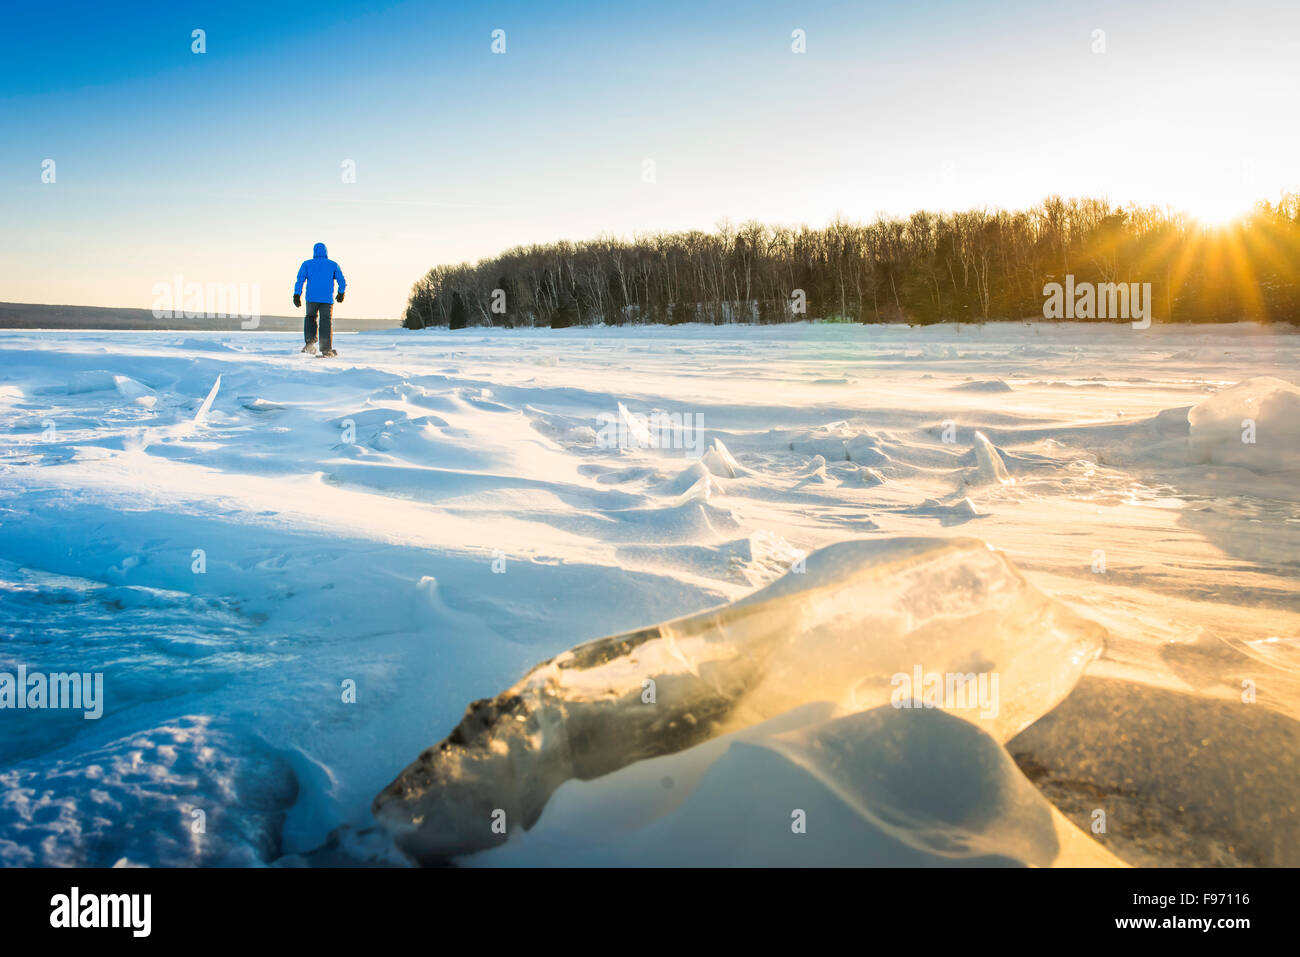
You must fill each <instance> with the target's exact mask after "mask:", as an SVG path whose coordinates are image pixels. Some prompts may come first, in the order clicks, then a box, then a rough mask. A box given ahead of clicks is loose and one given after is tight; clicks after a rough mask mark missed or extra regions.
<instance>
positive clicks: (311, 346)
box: [302, 339, 316, 355]
mask: <svg viewBox="0 0 1300 957" xmlns="http://www.w3.org/2000/svg"><path fill="white" fill-rule="evenodd" d="M302 351H303V352H305V353H307V354H308V355H315V354H316V340H314V339H313V340H312V341H311V342H309V343H307V344H306V345H305V346H303V347H302Z"/></svg>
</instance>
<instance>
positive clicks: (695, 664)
mask: <svg viewBox="0 0 1300 957" xmlns="http://www.w3.org/2000/svg"><path fill="white" fill-rule="evenodd" d="M1104 637H1105V631H1104V629H1103V628H1102V627H1101V626H1100V625H1097V624H1095V623H1093V622H1091V621H1088V620H1086V619H1083V618H1081V617H1079V616H1078V615H1076V614H1075V613H1073V612H1072V611H1070V610H1069V609H1067V608H1065V607H1064V606H1063V605H1061V604H1059V603H1057V602H1055V601H1054V600H1052V599H1049V598H1048V597H1047V596H1045V595H1044V594H1042V593H1041V592H1039V591H1038V590H1037V589H1035V588H1034V587H1033V586H1031V585H1030V584H1029V583H1028V582H1026V581H1025V579H1024V577H1023V576H1022V575H1021V574H1020V572H1019V571H1018V570H1017V569H1016V568H1015V566H1014V565H1013V564H1012V563H1011V561H1010V560H1009V559H1008V558H1007V557H1006V556H1005V555H1003V554H1002V553H1000V552H997V551H994V550H993V549H992V548H990V547H989V546H988V545H986V544H984V543H983V542H981V541H979V540H977V539H972V538H894V539H879V540H867V541H851V542H843V543H840V544H836V545H832V546H830V547H827V548H824V549H821V550H820V551H817V552H815V553H813V554H812V555H810V556H808V557H807V559H806V560H805V565H804V566H802V570H801V571H800V570H794V571H791V572H790V573H788V574H787V575H785V576H784V577H783V578H781V579H779V580H778V581H776V582H774V583H772V584H771V585H769V586H767V587H765V588H762V589H760V590H759V591H757V592H755V593H754V594H752V595H750V596H748V597H746V598H743V599H741V600H739V601H736V602H733V603H731V604H728V605H724V606H721V607H718V608H714V609H711V610H708V611H704V612H700V613H698V614H694V615H689V616H686V617H683V618H678V619H675V620H673V621H669V622H665V623H663V624H660V625H655V626H652V627H649V628H644V629H640V630H637V631H633V632H629V633H626V634H622V635H615V636H611V637H608V638H601V639H598V640H595V641H591V642H587V643H585V644H582V645H579V646H577V647H575V648H573V649H570V650H569V651H566V652H564V653H562V654H560V655H557V656H556V657H554V658H552V659H550V660H549V661H545V662H543V663H541V664H539V665H537V666H536V667H534V668H533V669H532V670H531V671H530V672H528V674H526V675H525V676H524V677H523V679H522V680H520V681H519V682H518V683H517V684H515V685H514V686H513V687H511V688H509V689H507V690H506V691H504V692H502V693H501V694H499V695H497V696H496V697H495V698H492V699H485V700H481V701H476V702H474V703H472V704H471V705H470V706H469V708H468V709H467V710H466V713H465V717H464V718H463V719H462V721H461V723H460V724H459V725H458V726H457V727H456V728H455V730H453V731H452V733H451V734H450V735H449V736H448V737H447V738H446V739H445V740H443V741H441V742H440V743H438V744H437V745H435V746H433V747H432V748H429V749H428V750H426V751H425V752H423V753H422V754H421V755H420V756H419V757H418V758H417V759H416V760H415V761H414V762H413V763H412V764H411V765H410V766H409V767H407V768H406V770H404V771H403V772H402V773H401V774H400V775H399V776H398V777H397V779H396V780H394V781H393V782H392V783H391V784H390V785H388V787H386V788H385V789H384V790H383V791H382V792H381V793H380V794H379V795H378V796H377V797H376V798H375V801H374V804H373V810H374V813H375V816H376V818H377V819H378V820H379V822H380V823H381V824H382V825H383V826H384V827H385V828H386V829H387V830H388V832H389V833H390V834H391V835H392V836H393V838H394V840H395V841H396V843H397V844H398V845H399V846H400V847H401V848H402V849H403V850H404V851H405V852H406V853H407V854H408V855H410V856H411V857H412V858H414V859H415V860H418V861H422V862H437V861H442V860H446V859H448V858H450V857H453V856H456V855H462V854H467V853H471V852H474V851H477V850H482V849H484V848H488V847H492V846H496V845H497V844H499V843H500V836H499V834H497V833H494V832H493V830H492V822H493V819H494V815H498V814H499V813H500V812H504V813H505V816H506V818H507V819H508V820H510V821H513V822H522V824H523V825H524V827H532V825H533V824H535V823H536V822H537V820H538V818H539V817H540V816H541V813H542V811H543V809H544V808H545V806H546V803H547V801H548V800H549V798H550V797H551V795H552V793H553V792H554V791H555V790H556V788H558V787H559V786H560V785H561V784H563V783H564V782H565V781H567V780H570V779H578V780H591V779H593V778H597V777H601V776H602V775H606V774H609V773H611V772H613V771H616V770H618V769H619V768H622V767H625V766H627V765H629V764H632V763H633V762H636V761H641V760H644V759H647V758H653V757H658V756H662V755H667V754H673V753H675V752H679V751H682V750H685V749H687V748H690V747H692V746H694V745H696V744H699V743H700V742H703V741H706V740H709V739H711V738H714V737H717V736H719V735H722V734H727V733H729V732H733V731H736V730H739V729H743V728H746V727H749V726H752V725H756V724H759V723H761V722H764V721H767V720H770V719H772V718H775V717H777V716H779V715H782V714H784V713H786V712H788V711H790V710H792V709H794V708H797V707H800V706H802V705H807V704H809V703H812V702H824V703H827V704H829V705H831V706H833V707H834V708H835V709H836V711H837V713H846V712H847V713H855V712H859V711H866V710H868V709H871V708H877V707H879V706H881V705H887V704H891V703H893V704H894V705H895V707H900V708H901V707H904V706H908V707H918V708H922V707H923V708H931V707H937V708H940V709H942V710H945V711H948V712H950V713H951V714H953V715H954V716H957V717H960V718H963V719H966V720H968V721H970V722H971V723H973V724H975V725H977V726H979V727H980V728H982V729H983V730H984V731H985V732H987V733H988V734H990V735H991V736H992V737H993V738H994V739H996V740H997V741H999V742H1005V741H1007V740H1008V739H1010V738H1011V737H1013V736H1014V735H1015V734H1016V733H1018V732H1019V731H1021V730H1023V729H1024V728H1025V727H1027V726H1028V725H1029V724H1031V723H1032V722H1034V721H1035V720H1037V718H1039V717H1040V716H1041V715H1043V714H1044V713H1046V712H1047V711H1049V710H1050V709H1051V708H1052V707H1054V706H1055V705H1056V704H1057V703H1058V702H1059V701H1060V700H1061V699H1062V698H1063V697H1065V695H1066V694H1067V693H1068V692H1069V691H1070V689H1071V688H1072V687H1073V686H1074V684H1075V683H1076V682H1077V681H1078V679H1079V677H1080V676H1081V675H1082V673H1083V670H1084V668H1085V667H1086V666H1087V664H1088V663H1089V662H1090V661H1091V660H1092V659H1094V658H1095V657H1096V656H1097V655H1098V654H1099V653H1100V651H1101V649H1102V645H1103V641H1104Z"/></svg>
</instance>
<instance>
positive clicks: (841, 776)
mask: <svg viewBox="0 0 1300 957" xmlns="http://www.w3.org/2000/svg"><path fill="white" fill-rule="evenodd" d="M828 710H829V709H828V708H827V707H826V706H820V705H809V706H806V707H804V708H799V709H796V710H795V711H791V712H787V713H786V714H784V715H782V716H780V717H779V718H776V719H773V720H772V721H768V722H765V723H764V724H762V725H759V726H756V727H754V728H747V729H745V730H743V731H739V732H735V733H733V734H731V735H727V736H724V737H722V738H717V739H714V740H712V741H708V742H705V743H704V744H701V745H697V746H696V747H694V748H691V749H689V750H686V751H683V752H680V753H679V754H674V755H667V756H664V757H661V758H655V759H652V760H649V761H642V762H639V763H637V764H635V765H632V766H630V767H626V768H623V769H621V770H619V771H616V772H615V773H613V774H609V775H606V776H605V777H603V778H599V779H598V780H595V781H588V782H579V781H569V782H566V783H565V784H564V785H563V786H561V787H560V788H559V790H558V791H556V793H555V796H554V797H553V798H552V799H551V803H550V804H549V805H548V806H547V808H546V813H545V814H544V815H543V816H542V819H541V820H540V821H539V822H538V824H537V826H536V827H535V828H534V829H532V830H531V831H529V832H527V833H524V834H520V833H515V834H514V836H513V838H512V839H511V840H510V841H509V842H508V843H506V844H504V845H503V846H502V847H501V848H500V849H499V850H495V851H493V852H492V853H491V854H487V855H484V856H482V857H477V858H474V859H472V863H474V864H481V865H485V866H500V865H504V866H519V865H537V864H542V865H546V864H554V863H555V861H556V858H557V855H556V853H555V849H556V848H558V847H563V848H564V849H565V852H564V856H563V860H564V863H566V864H570V865H578V866H582V865H587V866H590V865H628V864H632V863H635V864H637V865H638V866H647V865H648V866H713V867H721V866H737V865H752V866H764V867H770V866H800V865H802V866H821V867H824V866H827V865H840V866H862V865H870V866H936V865H947V866H951V865H954V864H967V865H977V866H980V865H982V866H988V865H996V864H1011V863H1016V864H1024V865H1034V866H1046V865H1049V864H1052V863H1055V862H1056V861H1057V858H1058V854H1059V851H1060V849H1061V846H1060V845H1061V842H1060V841H1059V840H1058V837H1057V832H1056V829H1057V826H1058V825H1057V823H1056V820H1055V817H1054V815H1053V813H1052V808H1051V805H1050V804H1048V802H1047V800H1046V799H1045V798H1044V797H1043V796H1042V795H1041V794H1039V793H1038V791H1037V790H1036V789H1035V788H1034V786H1033V785H1032V784H1030V783H1029V781H1028V780H1027V779H1026V778H1025V776H1024V775H1023V774H1021V773H1020V771H1019V770H1018V769H1017V767H1016V765H1015V763H1014V762H1013V761H1012V759H1011V756H1010V755H1009V754H1008V753H1007V752H1006V751H1005V750H1004V749H1003V748H1001V747H999V746H998V743H997V742H996V741H994V740H993V739H992V738H991V737H990V736H989V735H987V734H984V733H983V732H982V731H980V730H979V729H978V728H977V727H975V726H974V725H971V724H969V723H968V722H965V721H962V720H959V719H958V718H956V717H953V716H951V715H947V714H945V713H943V712H942V711H938V710H932V711H925V710H919V711H907V710H896V709H894V708H891V707H888V706H881V707H879V708H874V709H872V710H869V711H863V712H858V713H855V714H850V715H841V716H834V715H833V714H831V715H828V714H827V711H828ZM917 755H925V760H923V761H918V760H916V756H917ZM794 809H797V811H795V810H794ZM800 812H801V813H802V815H803V818H804V821H805V822H806V828H805V829H804V830H803V831H802V832H801V833H799V834H798V837H797V838H795V839H791V833H792V830H791V827H788V826H778V825H776V824H775V822H790V824H791V825H794V824H795V821H796V818H797V816H798V814H799V813H800Z"/></svg>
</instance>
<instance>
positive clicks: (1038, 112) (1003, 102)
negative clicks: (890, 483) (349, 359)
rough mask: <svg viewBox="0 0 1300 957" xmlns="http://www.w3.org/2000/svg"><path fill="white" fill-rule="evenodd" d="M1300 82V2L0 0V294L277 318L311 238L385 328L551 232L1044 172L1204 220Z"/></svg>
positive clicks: (958, 187) (790, 206) (909, 205)
mask: <svg viewBox="0 0 1300 957" xmlns="http://www.w3.org/2000/svg"><path fill="white" fill-rule="evenodd" d="M126 7H129V8H130V9H125V8H126ZM195 29H202V30H204V31H206V37H205V39H206V48H207V49H206V52H205V53H202V54H196V53H193V52H192V51H191V46H192V43H193V41H192V39H191V34H192V31H193V30H195ZM495 29H501V30H504V31H505V36H506V52H505V53H504V54H494V53H493V52H492V49H491V44H492V36H491V34H492V31H493V30H495ZM795 29H801V30H803V31H805V33H806V48H807V52H806V53H803V54H796V53H793V52H792V50H791V44H792V39H791V33H792V31H793V30H795ZM1097 30H1102V31H1104V32H1105V36H1104V43H1105V52H1104V53H1098V52H1093V49H1094V46H1096V45H1097V40H1096V39H1095V36H1094V31H1097ZM1297 104H1300V3H1297V2H1295V0H1234V2H1233V3H1231V4H1227V5H1225V4H1223V3H1221V2H1219V0H1214V2H1202V0H1164V2H1145V0H1125V2H1098V3H1079V2H1055V0H1034V2H1025V0H1003V2H964V3H957V2H940V0H912V2H893V3H882V2H871V0H856V2H843V3H836V2H832V3H808V2H782V3H776V2H769V0H743V2H710V0H691V2H676V0H670V2H664V3H640V2H633V3H614V2H601V3H547V2H538V0H533V2H526V3H472V4H471V3H455V4H451V3H429V2H424V3H382V2H380V3H376V2H362V3H353V4H344V3H335V2H332V0H328V2H318V3H296V2H265V0H263V2H257V3H249V2H244V0H223V2H220V3H201V4H184V3H149V4H144V3H140V4H129V5H124V4H113V3H103V2H95V3H58V2H53V3H39V4H38V3H25V4H8V5H6V14H5V18H4V22H3V25H0V129H2V130H3V136H2V137H0V300H8V301H22V302H51V303H70V304H80V305H104V306H139V307H148V306H150V305H151V303H152V301H153V295H152V289H153V286H154V285H155V284H157V283H160V282H162V283H170V282H172V281H173V278H174V277H175V276H177V275H181V276H183V277H184V279H185V280H186V281H197V282H222V283H231V282H241V283H250V284H260V286H261V303H262V311H263V312H264V313H267V314H290V313H292V312H293V308H292V304H291V303H290V301H289V297H290V295H291V292H292V283H293V278H294V275H295V273H296V271H297V268H298V264H299V263H300V262H301V261H302V259H304V258H306V257H307V256H309V255H310V254H311V247H312V244H313V243H314V242H317V241H322V242H325V243H327V244H328V246H329V249H330V254H331V256H332V257H333V258H334V259H336V260H338V261H339V263H340V265H341V266H342V268H343V270H344V272H345V273H346V275H347V277H348V280H349V284H350V287H349V297H348V302H347V304H346V305H345V307H344V308H345V310H346V311H345V312H344V313H342V314H344V315H348V316H353V317H394V318H395V317H397V316H399V315H400V313H401V311H402V308H403V306H404V304H405V301H406V296H407V293H408V292H409V290H410V286H411V283H412V282H413V281H415V280H416V279H417V278H418V277H419V276H420V275H422V274H423V273H424V272H425V271H426V270H427V269H428V268H429V267H431V266H433V265H435V264H438V263H445V262H461V261H464V260H474V259H477V258H479V257H482V256H486V255H491V254H492V253H495V252H498V251H500V250H501V249H504V248H506V247H509V246H513V245H516V244H520V243H529V242H545V241H550V240H555V239H560V238H568V239H584V238H589V237H592V236H595V235H598V234H601V233H613V234H616V235H629V236H630V235H632V234H633V233H637V232H646V231H657V230H677V229H691V228H699V229H711V228H713V227H714V226H715V225H716V224H717V223H718V222H719V220H721V219H723V218H727V219H730V220H731V221H732V222H735V223H739V222H743V221H744V220H747V219H759V220H763V221H767V222H772V223H787V224H796V223H802V222H806V223H809V224H811V225H822V224H824V223H825V222H826V221H828V220H829V219H831V218H832V217H834V216H835V215H837V214H840V215H843V216H845V217H847V218H849V219H858V220H869V219H871V218H873V217H874V216H875V214H877V213H878V212H886V213H899V214H905V213H908V212H911V211H912V210H914V209H916V208H921V207H925V208H930V209H953V208H969V207H974V206H985V205H989V206H1004V207H1014V206H1023V205H1027V204H1030V203H1033V202H1036V201H1037V200H1039V199H1041V198H1043V197H1044V196H1046V195H1048V194H1052V193H1060V194H1062V195H1095V196H1106V197H1109V198H1110V199H1111V200H1112V201H1113V202H1117V203H1126V202H1128V201H1130V200H1132V201H1137V202H1141V203H1144V204H1145V203H1155V204H1160V205H1164V204H1169V205H1173V206H1175V207H1179V208H1184V209H1187V210H1189V211H1191V212H1193V213H1199V214H1203V215H1205V216H1206V217H1217V216H1222V215H1226V214H1228V213H1230V212H1233V211H1236V210H1238V209H1241V208H1244V207H1245V206H1246V205H1247V204H1248V203H1249V202H1250V200H1251V199H1253V198H1256V197H1258V198H1270V199H1273V198H1276V196H1277V195H1278V193H1279V192H1280V191H1281V190H1282V189H1292V190H1294V189H1297V188H1298V187H1300V130H1298V127H1297V124H1296V109H1297ZM47 159H52V160H54V161H55V167H54V170H55V181H54V182H53V183H45V182H42V164H43V162H44V161H45V160H47ZM348 160H351V161H353V162H354V163H355V170H356V181H355V182H352V183H348V182H344V181H343V179H344V177H343V164H344V162H345V161H348ZM646 160H652V161H653V162H654V174H655V175H654V180H655V181H654V182H652V183H651V182H646V181H645V178H644V176H643V170H644V168H645V167H644V164H645V161H646Z"/></svg>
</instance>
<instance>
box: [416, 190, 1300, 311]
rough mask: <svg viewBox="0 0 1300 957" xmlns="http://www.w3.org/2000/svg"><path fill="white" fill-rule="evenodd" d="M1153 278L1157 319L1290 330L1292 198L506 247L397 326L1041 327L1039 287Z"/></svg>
mask: <svg viewBox="0 0 1300 957" xmlns="http://www.w3.org/2000/svg"><path fill="white" fill-rule="evenodd" d="M1067 275H1072V276H1074V279H1075V282H1077V283H1082V282H1092V283H1098V284H1100V283H1151V284H1152V290H1153V298H1154V318H1155V320H1156V321H1158V322H1171V321H1172V322H1212V321H1235V320H1239V319H1253V320H1259V321H1265V322H1276V321H1297V320H1300V196H1298V195H1297V194H1290V193H1288V194H1285V195H1284V196H1283V197H1282V198H1281V199H1280V200H1279V201H1278V202H1277V203H1271V202H1267V201H1265V202H1260V203H1258V204H1257V205H1256V206H1255V207H1254V209H1253V210H1252V211H1251V212H1250V213H1249V214H1247V215H1246V216H1244V217H1243V218H1242V219H1240V220H1238V221H1236V222H1234V223H1232V224H1230V225H1227V226H1223V227H1217V228H1211V227H1207V226H1203V225H1201V224H1200V223H1198V222H1197V221H1196V220H1194V219H1192V218H1190V217H1189V216H1187V215H1185V214H1183V213H1180V212H1177V211H1174V210H1170V209H1161V208H1156V207H1138V206H1134V205H1130V206H1128V207H1124V208H1121V207H1118V206H1112V205H1111V204H1109V203H1108V202H1107V201H1106V200H1099V199H1087V198H1082V199H1062V198H1060V197H1056V196H1054V197H1050V198H1048V199H1046V200H1044V201H1043V202H1041V203H1039V204H1038V205H1036V206H1034V207H1032V208H1030V209H1027V210H1020V211H1007V210H1001V209H997V210H989V209H978V210H968V211H966V212H955V213H932V212H925V211H922V212H917V213H913V214H912V215H911V216H910V217H908V218H906V219H901V218H881V219H877V220H876V221H874V222H871V223H866V224H863V223H853V222H847V221H844V220H843V219H838V218H837V219H836V220H835V221H834V222H832V223H830V224H829V225H828V226H826V227H824V228H821V229H813V228H810V227H808V226H800V227H786V226H769V225H764V224H761V223H757V222H747V223H745V224H743V225H741V226H732V225H731V224H729V223H723V224H721V225H720V226H719V227H718V228H717V229H716V230H715V231H713V232H702V231H698V230H692V231H689V232H679V233H667V234H664V233H661V234H654V235H646V236H637V237H634V238H633V239H631V240H623V239H618V238H614V237H610V236H602V237H599V238H597V239H592V240H588V241H585V242H569V241H560V242H553V243H545V244H538V245H530V246H516V247H514V248H512V249H508V250H506V251H505V252H503V253H501V254H500V255H497V256H492V257H489V258H487V259H483V260H480V261H479V262H478V263H474V264H471V263H461V264H459V265H442V266H435V267H434V268H433V269H430V270H429V272H428V273H427V274H425V275H424V276H423V277H422V278H421V279H420V280H419V281H418V282H416V283H415V285H414V286H413V288H412V290H411V296H410V300H409V302H408V304H407V308H406V313H405V316H404V318H403V325H405V326H407V327H408V328H414V329H419V328H423V327H426V326H445V327H450V328H452V329H458V328H464V327H467V326H487V325H493V326H550V327H552V328H564V327H567V326H577V325H598V324H607V325H621V324H625V323H681V322H704V323H717V324H720V323H734V322H744V323H777V322H790V321H796V320H802V319H822V320H838V321H849V322H908V323H931V322H943V321H961V322H972V321H984V320H990V319H1025V318H1033V317H1038V318H1041V317H1042V316H1043V297H1044V292H1043V287H1044V285H1045V284H1047V283H1050V282H1060V281H1063V280H1064V277H1066V276H1067Z"/></svg>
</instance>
